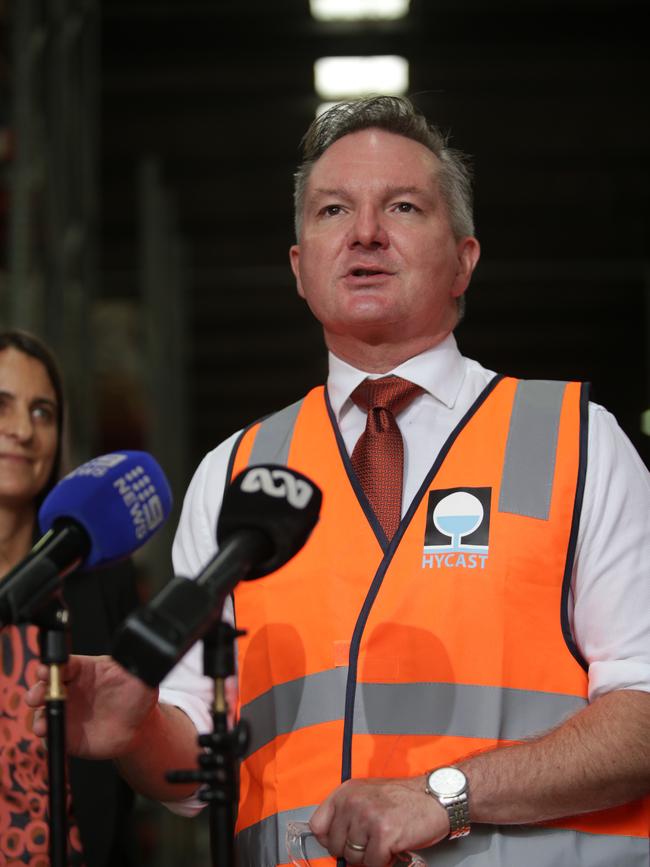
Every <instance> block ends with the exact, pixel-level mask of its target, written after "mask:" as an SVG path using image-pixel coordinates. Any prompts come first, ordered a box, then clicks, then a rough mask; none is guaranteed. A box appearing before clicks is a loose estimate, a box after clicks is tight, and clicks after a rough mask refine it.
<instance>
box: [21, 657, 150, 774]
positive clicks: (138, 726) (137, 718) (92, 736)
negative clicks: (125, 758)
mask: <svg viewBox="0 0 650 867" xmlns="http://www.w3.org/2000/svg"><path fill="white" fill-rule="evenodd" d="M37 676H38V678H39V680H38V681H37V682H36V683H35V684H34V685H33V686H32V687H31V688H30V689H29V691H28V692H27V694H26V696H25V700H26V702H27V704H28V705H29V706H30V707H33V708H36V709H37V713H36V715H35V718H34V733H35V734H37V735H38V736H39V737H43V736H45V734H46V720H45V714H44V712H43V710H42V708H43V706H44V704H45V695H46V692H47V682H46V679H47V677H48V668H47V667H46V666H40V667H39V668H38V670H37ZM63 682H64V684H65V688H66V693H67V703H66V706H67V718H66V735H67V747H68V750H69V751H70V753H72V755H75V756H81V757H84V758H93V759H114V758H119V757H120V756H121V755H123V754H124V753H126V752H127V751H128V750H130V749H133V746H134V743H135V742H136V741H137V739H138V735H139V733H140V732H141V731H142V730H143V729H144V728H145V727H146V722H147V718H148V717H149V716H150V715H151V714H152V713H153V711H154V709H155V707H156V705H157V700H158V690H156V689H150V688H149V687H147V686H145V685H144V684H143V683H142V681H140V680H138V679H137V678H135V677H133V676H132V675H130V674H129V673H128V672H127V671H125V670H124V669H123V668H122V667H121V666H120V665H118V663H117V662H115V661H114V660H113V659H112V658H111V657H110V656H71V657H70V661H69V662H68V663H67V664H66V665H65V667H64V668H63Z"/></svg>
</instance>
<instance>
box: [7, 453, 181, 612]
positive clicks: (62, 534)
mask: <svg viewBox="0 0 650 867" xmlns="http://www.w3.org/2000/svg"><path fill="white" fill-rule="evenodd" d="M171 505H172V495H171V490H170V488H169V483H168V482H167V479H166V478H165V474H164V473H163V471H162V470H161V468H160V466H159V465H158V463H157V462H156V461H155V459H154V458H153V457H152V456H151V455H149V454H147V453H146V452H138V451H123V452H112V453H111V454H107V455H101V456H100V457H97V458H93V459H92V460H90V461H88V462H87V463H85V464H82V465H81V466H80V467H77V469H76V470H73V471H72V472H71V473H69V474H68V475H67V476H65V478H63V479H62V480H61V481H60V482H59V483H58V484H57V485H56V486H55V487H54V488H53V489H52V490H51V491H50V493H49V494H48V496H47V497H46V498H45V500H44V502H43V505H42V506H41V508H40V511H39V513H38V522H39V526H40V529H41V532H42V533H43V534H44V535H43V536H42V537H41V538H40V539H39V540H38V542H37V543H36V544H35V545H34V547H33V548H32V550H31V551H30V553H29V554H28V555H27V557H26V558H25V559H24V560H23V561H22V562H21V563H19V564H18V565H17V566H16V567H15V568H14V569H12V570H11V572H9V573H8V575H6V577H5V578H4V579H3V580H2V582H0V626H3V625H5V624H8V623H29V622H31V619H32V618H33V617H34V615H36V614H37V613H38V612H39V611H40V610H41V609H42V608H43V607H44V606H45V605H46V604H47V603H48V602H49V601H50V599H51V598H52V596H53V595H54V594H55V593H56V592H57V591H58V589H59V586H60V584H61V582H62V580H63V578H65V576H66V575H68V574H69V573H70V572H73V571H74V570H75V569H78V568H79V567H80V566H84V567H85V568H89V569H92V568H94V567H96V566H102V565H105V564H108V563H112V562H114V561H115V560H121V559H122V558H124V557H127V556H128V555H129V554H131V553H132V552H133V551H135V550H136V549H137V548H139V547H140V546H141V545H144V543H145V542H146V541H147V540H148V539H150V538H151V536H152V535H153V534H154V533H155V532H156V531H157V530H158V529H160V527H161V526H162V525H163V524H164V522H165V521H166V520H167V518H168V517H169V512H170V510H171Z"/></svg>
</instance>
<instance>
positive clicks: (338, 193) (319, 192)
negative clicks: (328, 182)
mask: <svg viewBox="0 0 650 867" xmlns="http://www.w3.org/2000/svg"><path fill="white" fill-rule="evenodd" d="M314 195H316V196H334V197H335V198H337V199H349V198H350V194H349V193H348V192H346V191H345V190H344V189H343V188H342V187H316V189H315V190H314Z"/></svg>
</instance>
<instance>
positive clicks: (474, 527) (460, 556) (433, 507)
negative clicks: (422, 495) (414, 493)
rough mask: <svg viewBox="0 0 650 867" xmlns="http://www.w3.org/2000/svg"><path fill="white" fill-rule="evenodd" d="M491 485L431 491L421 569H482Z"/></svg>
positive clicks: (485, 553) (485, 548) (487, 532)
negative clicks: (487, 486)
mask: <svg viewBox="0 0 650 867" xmlns="http://www.w3.org/2000/svg"><path fill="white" fill-rule="evenodd" d="M491 495H492V488H448V489H447V490H444V491H430V492H429V504H428V507H427V525H426V530H425V533H424V551H423V554H422V568H423V569H441V568H443V567H446V568H450V567H451V568H461V569H463V568H464V569H484V568H485V561H486V560H487V558H488V547H489V540H490V499H491Z"/></svg>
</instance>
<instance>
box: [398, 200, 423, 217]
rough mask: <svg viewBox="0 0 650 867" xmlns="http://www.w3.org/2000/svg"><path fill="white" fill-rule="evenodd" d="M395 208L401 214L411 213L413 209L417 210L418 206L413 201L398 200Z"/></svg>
mask: <svg viewBox="0 0 650 867" xmlns="http://www.w3.org/2000/svg"><path fill="white" fill-rule="evenodd" d="M395 210H396V211H398V212H399V213H400V214H410V213H411V212H412V211H417V210H418V208H416V207H415V205H414V204H413V202H398V203H397V204H396V205H395Z"/></svg>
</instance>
